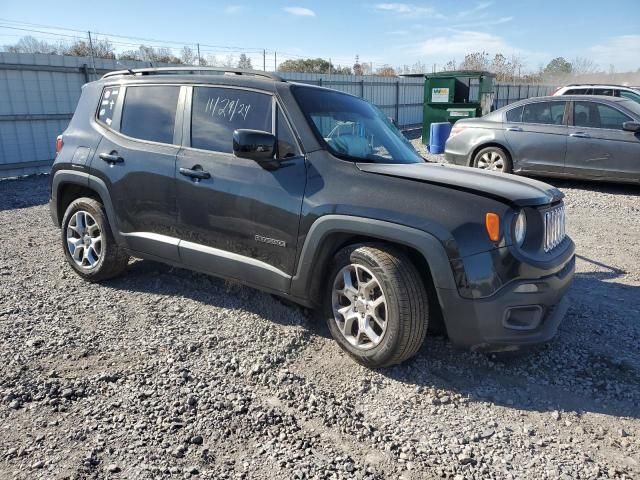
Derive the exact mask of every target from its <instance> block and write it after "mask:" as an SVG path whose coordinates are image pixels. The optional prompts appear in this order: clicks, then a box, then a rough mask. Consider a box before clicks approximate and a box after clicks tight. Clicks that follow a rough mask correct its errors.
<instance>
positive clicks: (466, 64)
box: [460, 52, 489, 70]
mask: <svg viewBox="0 0 640 480" xmlns="http://www.w3.org/2000/svg"><path fill="white" fill-rule="evenodd" d="M488 68H489V54H488V53H487V52H473V53H469V54H467V55H465V56H464V60H463V61H462V63H461V64H460V70H488Z"/></svg>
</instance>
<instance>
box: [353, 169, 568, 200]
mask: <svg viewBox="0 0 640 480" xmlns="http://www.w3.org/2000/svg"><path fill="white" fill-rule="evenodd" d="M357 166H358V168H359V169H360V170H362V171H363V172H368V173H374V174H378V175H388V176H391V177H398V178H406V179H409V180H414V181H419V182H425V183H431V184H434V185H443V186H448V187H452V188H458V189H461V190H466V191H471V192H473V193H475V194H478V195H483V196H488V197H493V198H498V199H500V200H502V201H506V202H508V203H512V204H514V205H517V206H519V207H525V206H535V205H545V204H548V203H553V202H555V201H557V200H560V199H562V198H563V197H564V194H563V193H562V192H561V191H560V190H558V189H557V188H555V187H553V186H551V185H549V184H546V183H544V182H539V181H537V180H532V179H530V178H525V177H518V176H516V175H510V174H505V173H498V172H485V171H483V170H478V169H475V168H470V167H460V166H457V165H445V164H442V163H411V164H386V163H358V164H357Z"/></svg>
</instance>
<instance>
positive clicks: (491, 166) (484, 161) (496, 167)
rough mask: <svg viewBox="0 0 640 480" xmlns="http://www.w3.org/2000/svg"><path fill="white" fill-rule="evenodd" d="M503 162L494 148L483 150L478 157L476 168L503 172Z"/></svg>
mask: <svg viewBox="0 0 640 480" xmlns="http://www.w3.org/2000/svg"><path fill="white" fill-rule="evenodd" d="M504 167H505V162H504V158H502V155H500V154H499V153H498V152H496V151H495V150H490V151H488V152H484V153H483V154H482V155H481V156H480V158H479V159H478V168H481V169H483V170H493V171H497V172H504Z"/></svg>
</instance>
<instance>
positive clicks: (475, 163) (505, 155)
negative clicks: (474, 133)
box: [473, 147, 513, 173]
mask: <svg viewBox="0 0 640 480" xmlns="http://www.w3.org/2000/svg"><path fill="white" fill-rule="evenodd" d="M487 152H497V153H498V154H500V156H501V157H502V158H503V159H504V170H503V172H502V173H511V172H512V171H513V164H512V162H511V157H510V156H509V154H508V153H507V151H506V150H505V149H504V148H500V147H485V148H483V149H481V150H480V151H479V152H478V153H476V156H475V157H473V166H474V167H475V168H478V160H479V159H480V157H481V156H482V155H483V154H485V153H487Z"/></svg>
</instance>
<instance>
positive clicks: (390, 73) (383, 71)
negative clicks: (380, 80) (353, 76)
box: [376, 65, 396, 77]
mask: <svg viewBox="0 0 640 480" xmlns="http://www.w3.org/2000/svg"><path fill="white" fill-rule="evenodd" d="M376 75H380V76H381V77H395V76H396V71H395V70H394V69H393V67H391V66H390V65H383V66H382V67H380V68H378V70H376Z"/></svg>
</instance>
